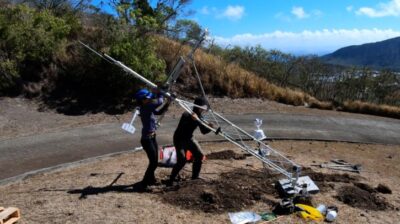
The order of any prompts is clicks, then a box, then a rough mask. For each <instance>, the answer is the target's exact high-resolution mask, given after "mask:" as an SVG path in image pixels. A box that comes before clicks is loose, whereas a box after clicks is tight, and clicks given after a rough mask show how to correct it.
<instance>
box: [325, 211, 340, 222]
mask: <svg viewBox="0 0 400 224" xmlns="http://www.w3.org/2000/svg"><path fill="white" fill-rule="evenodd" d="M336 217H337V212H336V211H333V210H330V211H328V213H327V214H326V217H325V220H326V221H328V222H333V221H335V219H336Z"/></svg>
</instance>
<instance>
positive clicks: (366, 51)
mask: <svg viewBox="0 0 400 224" xmlns="http://www.w3.org/2000/svg"><path fill="white" fill-rule="evenodd" d="M321 59H322V60H323V61H324V62H326V63H329V64H336V65H344V66H361V67H362V66H366V67H370V68H373V69H392V70H397V71H400V37H396V38H392V39H388V40H384V41H380V42H376V43H368V44H362V45H353V46H349V47H344V48H341V49H339V50H337V51H335V52H333V53H331V54H327V55H324V56H322V57H321Z"/></svg>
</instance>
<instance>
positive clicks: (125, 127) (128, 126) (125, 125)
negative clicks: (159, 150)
mask: <svg viewBox="0 0 400 224" xmlns="http://www.w3.org/2000/svg"><path fill="white" fill-rule="evenodd" d="M137 115H139V110H138V109H136V110H135V112H134V113H133V117H132V120H131V122H130V123H123V124H122V127H121V128H122V130H124V131H126V132H128V133H131V134H134V133H135V131H136V128H135V127H134V126H133V122H135V119H136V117H137Z"/></svg>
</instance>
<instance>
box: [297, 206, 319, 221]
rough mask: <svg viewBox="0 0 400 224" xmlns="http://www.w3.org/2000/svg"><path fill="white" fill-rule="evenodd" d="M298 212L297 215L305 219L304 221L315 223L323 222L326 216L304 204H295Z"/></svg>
mask: <svg viewBox="0 0 400 224" xmlns="http://www.w3.org/2000/svg"><path fill="white" fill-rule="evenodd" d="M295 206H296V207H297V209H298V210H300V211H298V212H297V214H298V215H299V216H300V217H301V218H303V219H304V220H313V221H323V220H324V216H323V215H322V214H321V212H320V211H318V210H317V209H316V208H314V207H312V206H309V205H304V204H295Z"/></svg>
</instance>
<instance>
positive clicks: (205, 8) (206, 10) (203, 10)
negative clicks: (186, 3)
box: [200, 6, 210, 15]
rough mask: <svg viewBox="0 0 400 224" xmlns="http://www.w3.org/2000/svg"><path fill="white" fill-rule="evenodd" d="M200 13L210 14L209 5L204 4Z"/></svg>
mask: <svg viewBox="0 0 400 224" xmlns="http://www.w3.org/2000/svg"><path fill="white" fill-rule="evenodd" d="M200 13H201V14H204V15H209V14H210V10H209V9H208V7H207V6H204V7H203V8H201V9H200Z"/></svg>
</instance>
